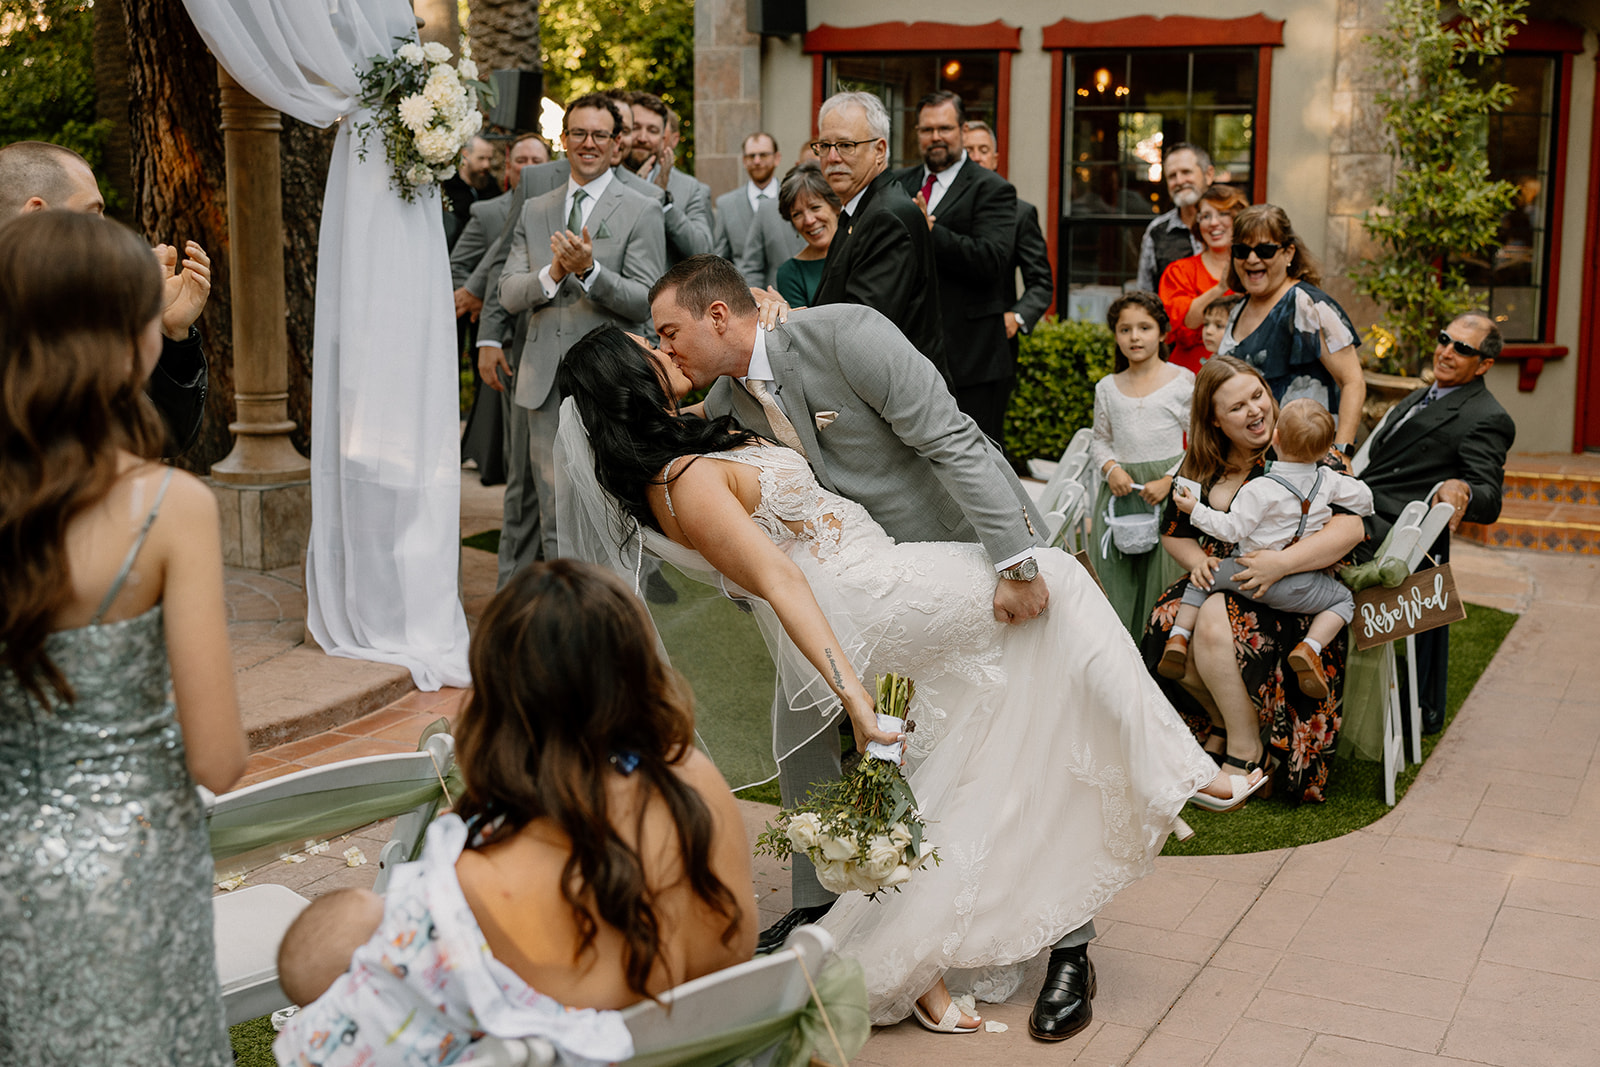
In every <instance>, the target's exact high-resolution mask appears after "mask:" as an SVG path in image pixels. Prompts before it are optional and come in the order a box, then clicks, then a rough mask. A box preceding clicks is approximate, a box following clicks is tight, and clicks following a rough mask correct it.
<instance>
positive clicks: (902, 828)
mask: <svg viewBox="0 0 1600 1067" xmlns="http://www.w3.org/2000/svg"><path fill="white" fill-rule="evenodd" d="M889 840H890V841H893V842H894V843H895V845H896V846H897V847H899V848H906V847H907V846H909V845H910V844H911V828H910V827H908V826H907V825H906V824H905V823H903V822H897V823H895V824H894V825H893V826H891V827H890V828H889Z"/></svg>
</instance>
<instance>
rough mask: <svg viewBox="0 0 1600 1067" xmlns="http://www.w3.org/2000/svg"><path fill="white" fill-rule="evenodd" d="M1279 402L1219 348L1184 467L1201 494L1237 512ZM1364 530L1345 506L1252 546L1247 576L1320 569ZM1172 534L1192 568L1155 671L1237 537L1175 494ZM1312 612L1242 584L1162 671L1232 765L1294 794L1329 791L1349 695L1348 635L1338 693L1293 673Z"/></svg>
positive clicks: (1165, 606)
mask: <svg viewBox="0 0 1600 1067" xmlns="http://www.w3.org/2000/svg"><path fill="white" fill-rule="evenodd" d="M1277 415H1278V405H1277V403H1276V402H1275V401H1274V400H1273V398H1272V390H1271V388H1270V387H1269V386H1268V384H1267V381H1266V379H1265V378H1263V377H1262V375H1261V372H1260V371H1258V370H1256V369H1255V368H1254V367H1252V366H1250V365H1249V364H1248V363H1245V362H1244V361H1242V360H1239V359H1235V358H1233V357H1231V356H1214V357H1213V358H1212V359H1211V360H1210V361H1209V362H1207V363H1206V365H1205V366H1204V367H1202V368H1201V369H1200V373H1199V375H1198V376H1197V377H1196V379H1195V388H1194V405H1193V413H1192V415H1191V417H1190V423H1189V449H1188V452H1187V454H1186V455H1185V457H1184V461H1183V466H1182V467H1181V468H1180V469H1179V471H1178V473H1179V475H1180V476H1181V477H1186V478H1190V479H1193V480H1194V481H1196V482H1198V483H1199V485H1200V493H1199V496H1200V498H1201V499H1202V500H1204V501H1205V502H1206V503H1207V504H1209V505H1210V506H1211V507H1213V508H1215V509H1217V510H1218V511H1227V510H1228V507H1229V505H1231V504H1232V502H1233V497H1234V494H1236V493H1237V492H1238V491H1239V489H1240V487H1241V486H1243V485H1244V484H1245V483H1246V482H1248V481H1250V480H1251V479H1253V478H1258V477H1261V476H1262V475H1264V474H1265V473H1266V471H1267V459H1268V456H1269V449H1270V447H1271V444H1272V431H1273V428H1274V427H1275V426H1276V424H1277ZM1363 536H1364V532H1363V530H1362V525H1361V520H1360V519H1359V518H1356V517H1355V516H1354V515H1350V514H1337V513H1336V514H1335V515H1334V516H1333V518H1332V519H1330V520H1329V521H1328V524H1327V525H1326V526H1324V527H1323V528H1322V529H1321V530H1319V531H1317V532H1316V533H1313V534H1311V535H1309V536H1307V537H1305V538H1304V539H1303V540H1301V541H1299V542H1298V543H1296V544H1295V545H1293V546H1291V547H1289V548H1286V549H1283V550H1281V551H1276V552H1270V551H1260V552H1253V553H1249V554H1247V555H1245V556H1241V557H1240V560H1241V562H1243V563H1245V564H1246V565H1247V566H1246V569H1245V570H1242V571H1240V573H1239V581H1240V584H1241V585H1242V586H1244V587H1246V588H1249V589H1252V590H1254V591H1258V592H1259V591H1261V590H1264V589H1266V588H1267V587H1268V586H1270V585H1271V584H1272V583H1273V582H1275V581H1277V580H1278V579H1279V578H1282V577H1284V576H1285V575H1289V574H1297V573H1300V572H1302V571H1309V570H1318V569H1321V568H1323V567H1327V566H1331V565H1332V564H1334V563H1337V562H1338V561H1339V560H1340V559H1342V558H1343V557H1344V556H1345V554H1346V553H1348V552H1349V551H1350V549H1351V548H1353V547H1354V546H1355V545H1356V544H1358V543H1359V542H1360V541H1361V539H1362V537H1363ZM1161 544H1162V547H1164V548H1165V549H1166V550H1167V552H1168V553H1170V554H1171V555H1172V557H1173V558H1174V559H1176V560H1177V561H1178V562H1179V563H1180V564H1182V565H1183V567H1185V568H1186V569H1187V570H1188V571H1189V576H1188V577H1187V578H1186V579H1185V580H1184V581H1180V582H1178V583H1177V584H1176V585H1174V586H1173V587H1172V588H1171V589H1169V590H1167V592H1166V593H1165V594H1163V595H1162V597H1161V599H1160V600H1159V601H1157V602H1156V606H1155V610H1154V611H1153V612H1152V613H1151V617H1150V625H1149V627H1148V628H1147V629H1146V630H1145V634H1144V639H1143V640H1142V641H1141V642H1140V650H1141V652H1142V653H1143V655H1144V659H1145V662H1146V664H1148V665H1149V666H1150V668H1151V673H1152V674H1154V673H1155V665H1156V664H1157V663H1158V662H1159V661H1160V659H1161V652H1162V648H1163V646H1164V645H1165V643H1166V641H1167V638H1168V637H1169V636H1170V635H1171V630H1172V625H1173V620H1174V619H1175V618H1176V616H1177V613H1178V604H1179V602H1180V600H1181V598H1182V596H1183V591H1184V589H1185V588H1186V587H1187V585H1188V583H1190V582H1193V583H1195V584H1197V585H1200V586H1201V587H1203V588H1207V589H1209V588H1210V587H1211V576H1212V574H1213V573H1214V572H1215V570H1216V568H1217V567H1218V566H1219V565H1220V563H1221V561H1222V560H1223V559H1224V558H1225V557H1226V556H1227V555H1228V553H1229V552H1230V551H1231V550H1232V547H1233V546H1231V545H1228V544H1224V543H1222V542H1219V541H1217V540H1216V539H1214V538H1211V537H1208V536H1206V535H1205V534H1202V533H1201V532H1200V531H1199V530H1197V529H1195V527H1194V526H1193V525H1192V524H1191V523H1190V522H1189V518H1188V516H1186V515H1184V514H1183V513H1182V512H1180V511H1179V510H1178V509H1177V507H1176V506H1175V505H1174V504H1172V503H1171V502H1169V503H1168V505H1167V510H1166V514H1165V515H1164V516H1163V519H1162V537H1161ZM1309 624H1310V616H1307V615H1297V614H1293V613H1291V612H1282V611H1277V610H1275V609H1273V608H1269V607H1266V606H1265V605H1262V604H1257V603H1253V602H1251V601H1248V600H1245V599H1243V598H1241V597H1237V596H1235V595H1233V594H1231V593H1224V594H1222V595H1220V596H1213V597H1210V598H1208V599H1207V600H1206V603H1205V606H1204V607H1202V608H1201V609H1200V616H1199V619H1198V621H1197V622H1196V625H1195V630H1194V636H1193V637H1192V638H1191V639H1190V644H1189V659H1188V665H1187V669H1186V672H1185V674H1184V677H1183V678H1182V679H1181V680H1180V681H1168V680H1166V679H1163V678H1159V677H1158V679H1157V680H1158V681H1159V682H1160V683H1161V686H1162V689H1163V690H1164V691H1165V692H1166V694H1167V697H1168V698H1169V699H1170V700H1171V701H1172V703H1173V706H1174V707H1176V708H1177V709H1178V711H1179V713H1180V714H1182V715H1183V717H1184V719H1185V720H1186V721H1187V722H1188V723H1189V725H1190V728H1191V729H1192V730H1194V732H1195V734H1196V736H1197V737H1198V738H1199V739H1200V740H1201V741H1202V742H1204V743H1205V744H1206V748H1207V751H1209V752H1211V753H1212V755H1213V758H1215V759H1217V760H1218V762H1220V763H1222V764H1223V765H1224V769H1227V768H1230V767H1231V768H1234V769H1235V770H1239V771H1244V772H1250V771H1253V770H1254V769H1255V768H1256V767H1258V766H1260V767H1262V768H1263V769H1266V770H1268V771H1269V772H1270V773H1271V774H1272V775H1273V779H1274V781H1275V782H1276V783H1277V784H1278V785H1279V786H1282V787H1284V788H1283V792H1284V793H1285V794H1287V795H1288V796H1289V797H1290V798H1291V799H1292V800H1294V801H1296V802H1299V801H1305V800H1313V801H1315V800H1322V799H1323V797H1324V789H1325V787H1326V785H1327V776H1328V761H1329V759H1331V757H1332V755H1333V750H1334V745H1335V742H1336V741H1337V739H1338V733H1339V698H1340V694H1341V692H1342V688H1343V685H1342V681H1343V674H1344V660H1345V653H1346V648H1345V638H1344V637H1343V635H1341V636H1340V637H1339V639H1338V640H1336V641H1334V642H1333V643H1331V644H1330V645H1328V647H1327V648H1326V649H1325V650H1324V657H1325V659H1326V662H1327V663H1328V665H1329V666H1330V668H1331V669H1332V671H1333V675H1332V677H1331V678H1330V681H1329V687H1330V690H1331V691H1330V693H1329V695H1328V696H1327V697H1324V698H1321V699H1317V698H1314V697H1310V696H1307V695H1306V694H1304V693H1302V692H1301V691H1300V689H1299V688H1298V687H1297V686H1296V685H1294V684H1293V683H1292V682H1290V683H1289V684H1287V685H1286V684H1285V679H1286V678H1289V677H1291V675H1292V672H1291V671H1290V670H1289V669H1288V668H1287V667H1286V665H1285V661H1286V659H1287V657H1288V655H1289V653H1290V652H1292V651H1294V648H1295V646H1296V645H1297V644H1299V643H1300V641H1301V640H1302V639H1303V638H1304V637H1305V632H1306V628H1307V627H1308V626H1309Z"/></svg>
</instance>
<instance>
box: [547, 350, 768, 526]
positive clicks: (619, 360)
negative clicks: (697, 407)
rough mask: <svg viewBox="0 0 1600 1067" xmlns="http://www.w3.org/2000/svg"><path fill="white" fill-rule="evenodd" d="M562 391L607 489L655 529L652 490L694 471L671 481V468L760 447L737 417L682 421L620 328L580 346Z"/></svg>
mask: <svg viewBox="0 0 1600 1067" xmlns="http://www.w3.org/2000/svg"><path fill="white" fill-rule="evenodd" d="M556 384H557V386H558V387H559V388H560V389H561V392H562V394H563V395H567V396H571V397H572V398H573V400H575V401H576V402H577V405H578V414H579V415H581V416H583V426H584V429H586V430H588V432H589V444H590V446H591V447H592V448H593V449H594V472H595V478H596V479H597V480H598V481H599V482H600V487H601V488H602V489H604V490H605V491H606V492H608V493H610V494H611V495H612V496H614V497H616V498H617V500H618V501H620V502H621V504H622V506H623V508H624V509H626V511H627V512H628V514H630V515H632V516H633V517H634V518H635V519H638V520H639V522H641V523H643V524H644V525H646V526H648V527H650V528H651V529H653V530H659V529H661V524H660V523H658V522H656V519H655V516H654V515H653V514H651V512H650V500H649V498H648V496H647V495H646V494H647V493H648V491H649V488H650V486H652V485H662V484H665V483H666V482H668V481H671V480H673V479H675V478H677V477H678V476H679V475H681V474H682V473H683V472H684V471H685V470H687V469H688V467H689V464H688V463H680V464H678V465H677V466H675V467H674V468H673V471H672V477H671V478H666V477H664V476H663V471H664V470H665V469H666V466H667V464H668V463H671V462H672V461H673V460H675V459H677V458H678V457H679V456H699V455H704V454H706V453H708V452H724V451H727V450H728V449H730V448H737V447H739V446H740V445H745V444H749V443H750V442H751V441H754V440H756V435H755V434H753V433H750V432H749V431H748V430H740V429H738V428H737V427H736V426H735V425H734V421H733V417H732V416H729V415H724V416H723V417H722V418H720V419H711V420H709V421H707V420H705V419H697V418H692V417H686V416H684V417H680V416H679V415H677V414H676V408H677V402H676V401H675V400H674V399H673V398H672V397H671V395H670V394H668V392H667V387H666V384H665V382H663V381H662V375H661V371H660V369H659V368H657V366H656V364H655V361H654V360H653V359H651V358H650V354H649V353H648V352H646V351H645V350H644V349H642V348H640V347H639V345H638V344H636V343H635V342H634V341H633V340H632V338H630V337H629V336H628V335H627V334H625V333H623V332H622V330H620V329H618V328H617V327H615V326H598V327H596V328H595V329H593V330H590V331H589V332H588V333H587V334H585V335H584V336H583V339H582V340H580V341H579V342H578V343H577V344H575V345H573V346H572V349H571V350H570V351H569V352H568V353H567V355H566V358H565V359H563V360H562V361H561V369H560V371H558V372H557V374H556ZM690 462H693V461H692V460H691V461H690Z"/></svg>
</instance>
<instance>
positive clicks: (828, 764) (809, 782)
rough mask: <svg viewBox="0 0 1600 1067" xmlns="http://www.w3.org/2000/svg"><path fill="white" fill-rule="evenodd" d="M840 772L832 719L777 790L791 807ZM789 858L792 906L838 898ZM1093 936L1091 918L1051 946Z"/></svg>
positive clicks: (795, 758)
mask: <svg viewBox="0 0 1600 1067" xmlns="http://www.w3.org/2000/svg"><path fill="white" fill-rule="evenodd" d="M775 704H776V711H775V713H776V714H785V715H786V714H788V712H789V709H788V707H787V706H785V705H784V703H783V699H782V697H781V695H780V696H779V697H778V698H777V700H776V702H775ZM840 773H841V768H840V763H839V731H838V730H837V729H836V728H835V727H834V725H833V724H832V723H830V724H829V725H828V726H826V727H824V728H823V730H822V732H821V733H819V734H817V736H816V737H813V738H812V739H811V740H810V741H807V742H806V743H805V744H803V745H801V746H800V747H799V748H797V749H795V750H794V752H792V753H791V754H790V755H789V757H788V758H787V759H785V760H784V761H783V762H782V763H780V764H778V793H779V795H780V796H781V798H782V799H783V806H784V807H788V806H789V805H791V804H794V803H796V802H798V801H800V800H804V799H805V795H806V791H807V790H809V789H810V788H811V787H812V786H814V785H816V784H817V783H818V782H831V781H833V780H834V779H836V778H838V777H839V775H840ZM1019 845H1020V843H1019ZM789 858H790V860H791V861H792V862H793V864H794V866H793V867H792V868H791V877H790V885H791V886H792V887H793V894H794V899H793V902H792V903H791V904H790V905H789V906H790V907H792V908H814V907H816V906H817V905H819V904H831V903H833V901H834V900H835V899H836V897H835V894H833V893H830V892H828V891H827V890H826V889H824V888H822V883H821V882H819V881H817V870H816V868H815V867H813V866H812V865H811V861H810V860H808V859H806V857H804V856H802V855H800V854H799V853H794V854H792V855H791V856H790V857H789ZM1092 940H1094V920H1093V919H1090V920H1089V921H1088V922H1086V923H1084V924H1083V925H1082V926H1080V927H1078V928H1077V929H1076V930H1068V931H1067V932H1066V933H1065V934H1063V935H1061V940H1059V941H1057V942H1056V943H1055V944H1054V945H1052V946H1051V947H1052V948H1072V947H1074V946H1077V945H1087V944H1088V943H1089V942H1090V941H1092Z"/></svg>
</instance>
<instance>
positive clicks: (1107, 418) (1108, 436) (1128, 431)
mask: <svg viewBox="0 0 1600 1067" xmlns="http://www.w3.org/2000/svg"><path fill="white" fill-rule="evenodd" d="M1169 365H1170V364H1169ZM1171 366H1172V369H1173V370H1175V371H1177V372H1178V373H1177V374H1175V375H1174V376H1173V378H1172V380H1171V381H1169V382H1167V383H1166V384H1165V385H1162V386H1159V387H1157V388H1156V389H1155V390H1153V391H1152V392H1151V393H1149V395H1147V396H1137V397H1134V396H1127V395H1126V394H1124V393H1123V391H1122V390H1121V389H1118V388H1117V384H1116V382H1115V381H1113V378H1114V377H1115V375H1111V374H1108V375H1106V376H1105V377H1104V378H1101V379H1100V380H1099V381H1098V382H1096V383H1095V387H1094V444H1093V445H1091V446H1090V449H1089V457H1090V462H1092V463H1093V464H1094V467H1095V470H1097V471H1098V470H1101V468H1103V467H1104V466H1105V465H1106V463H1107V462H1108V461H1110V460H1113V459H1114V460H1116V461H1117V462H1118V463H1124V464H1126V463H1146V462H1148V461H1150V460H1153V459H1167V458H1168V457H1171V456H1181V455H1182V453H1183V441H1184V435H1185V434H1186V433H1188V432H1189V404H1190V400H1191V399H1192V398H1193V396H1194V372H1193V371H1191V370H1189V369H1188V368H1186V367H1179V366H1175V365H1171ZM1177 469H1178V466H1177V464H1176V463H1175V464H1173V467H1172V470H1170V471H1168V472H1167V473H1168V474H1171V473H1174V472H1176V471H1177ZM1104 476H1105V475H1104V474H1103V473H1102V474H1101V477H1104Z"/></svg>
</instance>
